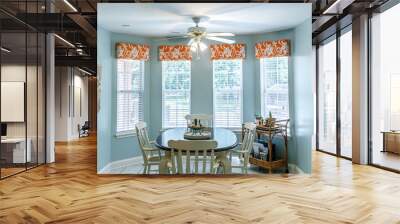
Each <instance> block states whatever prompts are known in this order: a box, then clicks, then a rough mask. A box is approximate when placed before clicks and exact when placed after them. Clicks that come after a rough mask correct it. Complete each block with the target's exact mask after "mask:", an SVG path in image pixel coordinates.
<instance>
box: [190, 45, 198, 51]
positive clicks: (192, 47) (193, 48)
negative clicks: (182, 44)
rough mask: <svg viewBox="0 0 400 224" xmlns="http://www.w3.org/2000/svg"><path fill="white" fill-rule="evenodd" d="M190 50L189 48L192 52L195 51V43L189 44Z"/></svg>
mask: <svg viewBox="0 0 400 224" xmlns="http://www.w3.org/2000/svg"><path fill="white" fill-rule="evenodd" d="M190 50H191V51H192V52H196V51H197V45H196V44H192V45H190Z"/></svg>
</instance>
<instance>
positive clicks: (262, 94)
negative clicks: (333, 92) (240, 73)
mask: <svg viewBox="0 0 400 224" xmlns="http://www.w3.org/2000/svg"><path fill="white" fill-rule="evenodd" d="M284 57H285V58H287V63H288V65H287V66H288V84H287V85H288V88H287V89H288V93H287V94H288V117H287V119H290V114H291V113H290V73H289V60H290V58H289V56H284ZM263 59H264V58H261V59H260V100H261V116H264V117H266V116H268V114H267V113H269V111H265V104H264V98H265V96H264V95H265V94H264V85H265V83H264V80H265V79H264V76H265V73H264V69H263V68H264V63H265V62H264V60H263Z"/></svg>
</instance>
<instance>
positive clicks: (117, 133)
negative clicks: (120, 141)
mask: <svg viewBox="0 0 400 224" xmlns="http://www.w3.org/2000/svg"><path fill="white" fill-rule="evenodd" d="M121 60H122V61H126V62H124V63H127V62H129V61H132V62H134V61H135V62H139V63H140V70H141V71H140V73H141V74H140V75H141V84H142V86H141V90H140V91H141V93H142V97H141V100H142V102H141V108H140V109H139V111H138V113H139V115H138V117H139V120H138V122H140V121H144V113H145V112H144V92H145V91H144V83H145V80H144V78H145V77H144V61H142V60H129V59H117V69H116V70H117V90H116V92H117V102H116V106H117V108H116V113H117V116H116V118H115V136H116V137H117V138H123V137H129V136H134V135H136V127H135V125H136V124H135V125H134V127H132V129H129V130H122V131H119V130H118V129H119V127H118V117H119V115H118V103H119V100H118V99H119V93H120V92H132V93H133V92H135V90H124V91H122V90H120V88H119V86H118V82H119V80H118V79H119V75H120V72H119V70H118V63H119V62H120V61H121Z"/></svg>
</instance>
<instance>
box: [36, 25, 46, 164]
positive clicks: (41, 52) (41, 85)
mask: <svg viewBox="0 0 400 224" xmlns="http://www.w3.org/2000/svg"><path fill="white" fill-rule="evenodd" d="M38 38H39V40H38V77H37V81H38V86H37V88H38V136H37V138H38V143H37V144H38V164H43V163H45V161H46V160H45V158H46V155H45V154H46V148H45V147H46V145H45V141H46V139H45V133H46V132H45V124H46V112H45V111H46V107H45V106H46V104H45V99H46V96H45V94H46V83H45V82H46V74H45V65H46V47H45V46H46V36H45V35H44V34H42V33H39V35H38Z"/></svg>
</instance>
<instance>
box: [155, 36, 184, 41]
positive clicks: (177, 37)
mask: <svg viewBox="0 0 400 224" xmlns="http://www.w3.org/2000/svg"><path fill="white" fill-rule="evenodd" d="M189 37H190V36H188V35H184V36H170V37H165V38H160V39H157V40H171V39H185V38H189Z"/></svg>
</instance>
